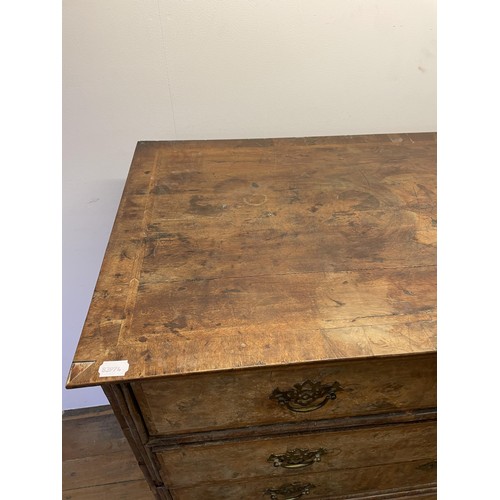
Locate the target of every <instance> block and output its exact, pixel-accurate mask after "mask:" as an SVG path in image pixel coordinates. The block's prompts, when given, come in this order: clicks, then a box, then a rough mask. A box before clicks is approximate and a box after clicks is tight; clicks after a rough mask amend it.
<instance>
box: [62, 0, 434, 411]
mask: <svg viewBox="0 0 500 500" xmlns="http://www.w3.org/2000/svg"><path fill="white" fill-rule="evenodd" d="M435 9H436V0H413V1H404V2H403V1H401V0H64V2H63V190H64V192H63V231H64V234H63V259H64V261H63V296H64V302H63V314H64V317H63V367H62V368H63V381H64V382H65V380H66V375H67V372H68V370H69V365H70V362H71V359H72V356H73V353H74V350H75V348H76V344H77V341H78V338H79V335H80V331H81V328H82V325H83V322H84V319H85V315H86V311H87V308H88V305H89V302H90V298H91V295H92V291H93V287H94V285H95V281H96V279H97V275H98V272H99V267H100V263H101V259H102V256H103V253H104V250H105V247H106V243H107V239H108V237H109V232H110V230H111V225H112V223H113V220H114V215H115V212H116V209H117V206H118V202H119V198H120V196H121V191H122V188H123V184H124V181H125V177H126V174H127V170H128V167H129V165H130V160H131V158H132V153H133V151H134V148H135V144H136V142H137V141H139V140H158V139H192V138H194V139H196V138H200V139H207V138H250V137H284V136H311V135H343V134H370V133H391V132H393V133H397V132H424V131H435V130H436V12H435ZM64 382H63V383H64ZM106 403H107V401H106V399H105V397H104V395H103V394H102V392H101V390H100V389H97V388H89V389H79V390H73V391H67V390H64V389H63V407H64V409H69V408H78V407H85V406H94V405H99V404H106Z"/></svg>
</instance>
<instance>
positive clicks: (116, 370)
mask: <svg viewBox="0 0 500 500" xmlns="http://www.w3.org/2000/svg"><path fill="white" fill-rule="evenodd" d="M128 367H129V364H128V359H121V360H119V361H104V362H103V363H102V365H101V366H100V367H99V377H123V375H125V373H127V370H128Z"/></svg>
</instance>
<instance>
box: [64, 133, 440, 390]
mask: <svg viewBox="0 0 500 500" xmlns="http://www.w3.org/2000/svg"><path fill="white" fill-rule="evenodd" d="M435 161H436V136H435V134H400V135H390V136H348V137H333V138H328V137H323V138H306V139H265V140H264V139H262V140H261V139H259V140H234V141H174V142H141V143H139V144H138V145H137V149H136V152H135V155H134V159H133V162H132V166H131V169H130V173H129V176H128V179H127V182H126V185H125V189H124V193H123V197H122V200H121V203H120V207H119V211H118V216H117V218H116V221H115V224H114V227H113V231H112V234H111V238H110V242H109V245H108V248H107V251H106V255H105V258H104V262H103V265H102V269H101V273H100V275H99V279H98V282H97V286H96V289H95V292H94V296H93V300H92V304H91V307H90V310H89V313H88V316H87V320H86V322H85V326H84V329H83V332H82V336H81V339H80V343H79V345H78V349H77V352H76V354H75V358H74V363H73V365H72V368H71V371H70V374H69V377H68V387H70V388H71V387H81V386H86V385H94V384H101V383H106V382H111V381H116V379H112V378H101V377H99V373H98V368H99V366H100V364H101V363H102V362H103V361H105V360H121V359H127V360H128V361H129V364H130V368H129V370H128V371H127V373H126V374H125V376H123V377H122V378H120V380H123V381H128V380H139V379H144V378H151V377H162V376H167V375H183V374H188V373H199V372H207V371H221V370H233V369H237V368H251V367H262V366H280V365H283V364H293V363H301V362H305V361H324V360H335V359H350V358H356V357H378V356H385V355H395V354H410V353H423V352H433V351H435V349H436V340H435V334H436V324H435V321H436V274H435V271H436V269H435V264H436V262H435V260H436V224H437V223H436V195H435V193H436V179H435Z"/></svg>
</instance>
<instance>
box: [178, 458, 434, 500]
mask: <svg viewBox="0 0 500 500" xmlns="http://www.w3.org/2000/svg"><path fill="white" fill-rule="evenodd" d="M433 464H434V462H429V461H428V460H427V461H426V460H419V461H415V462H404V463H397V464H386V465H380V466H373V467H363V468H359V469H346V470H342V471H329V472H325V473H317V474H301V475H298V476H294V477H293V478H290V479H289V480H284V479H281V478H280V479H278V478H260V479H255V480H252V481H243V482H240V481H233V482H230V483H213V484H207V485H200V486H195V487H191V488H178V489H172V490H171V493H172V497H173V498H174V500H201V499H203V500H221V499H238V500H256V499H268V500H269V499H272V498H273V497H272V495H273V494H274V495H275V497H274V498H275V499H277V500H285V499H292V498H293V499H299V498H304V500H305V499H306V498H307V499H308V500H313V499H315V498H316V499H322V500H324V499H325V498H335V497H337V496H341V495H354V494H361V493H366V494H367V496H368V493H369V492H373V493H374V494H375V493H377V494H379V495H380V493H382V491H383V490H388V489H391V488H401V489H404V488H410V487H413V486H417V485H430V484H433V483H435V481H436V470H435V467H433V466H432V465H433ZM307 491H308V493H307Z"/></svg>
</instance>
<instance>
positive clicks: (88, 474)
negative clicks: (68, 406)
mask: <svg viewBox="0 0 500 500" xmlns="http://www.w3.org/2000/svg"><path fill="white" fill-rule="evenodd" d="M103 498H107V499H110V500H152V499H153V498H154V496H153V494H152V492H151V490H150V488H149V487H148V484H147V482H146V480H145V479H144V477H143V475H142V472H141V470H140V468H139V467H138V465H137V460H136V458H135V456H134V454H133V453H132V451H131V449H130V446H129V444H128V443H127V441H126V439H125V436H124V435H123V431H122V430H121V428H120V426H119V424H118V422H117V419H116V417H115V415H114V414H113V412H112V410H111V408H110V407H109V406H107V407H99V408H84V409H81V410H78V411H74V410H70V411H67V412H64V414H63V418H62V499H63V500H102V499H103Z"/></svg>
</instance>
